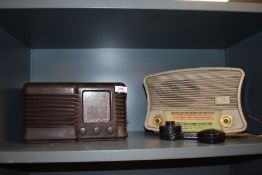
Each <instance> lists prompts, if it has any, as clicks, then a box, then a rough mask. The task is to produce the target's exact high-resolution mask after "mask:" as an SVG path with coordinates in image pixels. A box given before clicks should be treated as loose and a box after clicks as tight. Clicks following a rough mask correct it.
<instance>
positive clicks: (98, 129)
mask: <svg viewBox="0 0 262 175" xmlns="http://www.w3.org/2000/svg"><path fill="white" fill-rule="evenodd" d="M94 133H95V134H99V133H100V128H99V127H97V126H95V127H94Z"/></svg>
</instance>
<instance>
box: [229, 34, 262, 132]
mask: <svg viewBox="0 0 262 175" xmlns="http://www.w3.org/2000/svg"><path fill="white" fill-rule="evenodd" d="M226 65H227V66H235V67H241V68H242V69H243V70H244V71H245V73H246V78H245V80H246V81H245V86H244V89H243V90H244V91H243V98H242V101H243V108H244V110H245V116H246V119H247V122H248V132H251V133H258V134H262V110H261V109H262V102H261V100H262V32H260V33H258V34H256V35H254V36H252V37H250V38H248V39H246V40H244V41H242V42H240V43H238V44H236V45H234V46H232V47H230V48H228V49H227V50H226ZM249 115H251V116H252V117H253V118H254V119H251V118H249V117H248V116H249Z"/></svg>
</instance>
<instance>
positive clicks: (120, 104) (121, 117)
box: [115, 93, 127, 125]
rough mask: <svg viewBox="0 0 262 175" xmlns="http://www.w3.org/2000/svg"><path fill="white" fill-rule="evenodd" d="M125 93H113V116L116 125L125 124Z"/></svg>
mask: <svg viewBox="0 0 262 175" xmlns="http://www.w3.org/2000/svg"><path fill="white" fill-rule="evenodd" d="M126 115H127V114H126V93H115V118H116V123H117V124H118V125H126V124H127V117H126Z"/></svg>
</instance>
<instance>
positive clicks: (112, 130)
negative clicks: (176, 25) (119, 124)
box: [107, 126, 114, 134]
mask: <svg viewBox="0 0 262 175" xmlns="http://www.w3.org/2000/svg"><path fill="white" fill-rule="evenodd" d="M107 132H108V133H109V134H112V133H113V132H114V128H113V127H112V126H109V127H108V128H107Z"/></svg>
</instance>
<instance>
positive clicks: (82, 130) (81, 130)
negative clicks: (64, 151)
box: [79, 127, 86, 135]
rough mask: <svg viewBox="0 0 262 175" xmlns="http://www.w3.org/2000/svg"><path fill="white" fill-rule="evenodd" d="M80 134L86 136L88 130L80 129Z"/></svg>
mask: <svg viewBox="0 0 262 175" xmlns="http://www.w3.org/2000/svg"><path fill="white" fill-rule="evenodd" d="M79 134H80V135H85V134H86V128H84V127H82V128H79Z"/></svg>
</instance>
